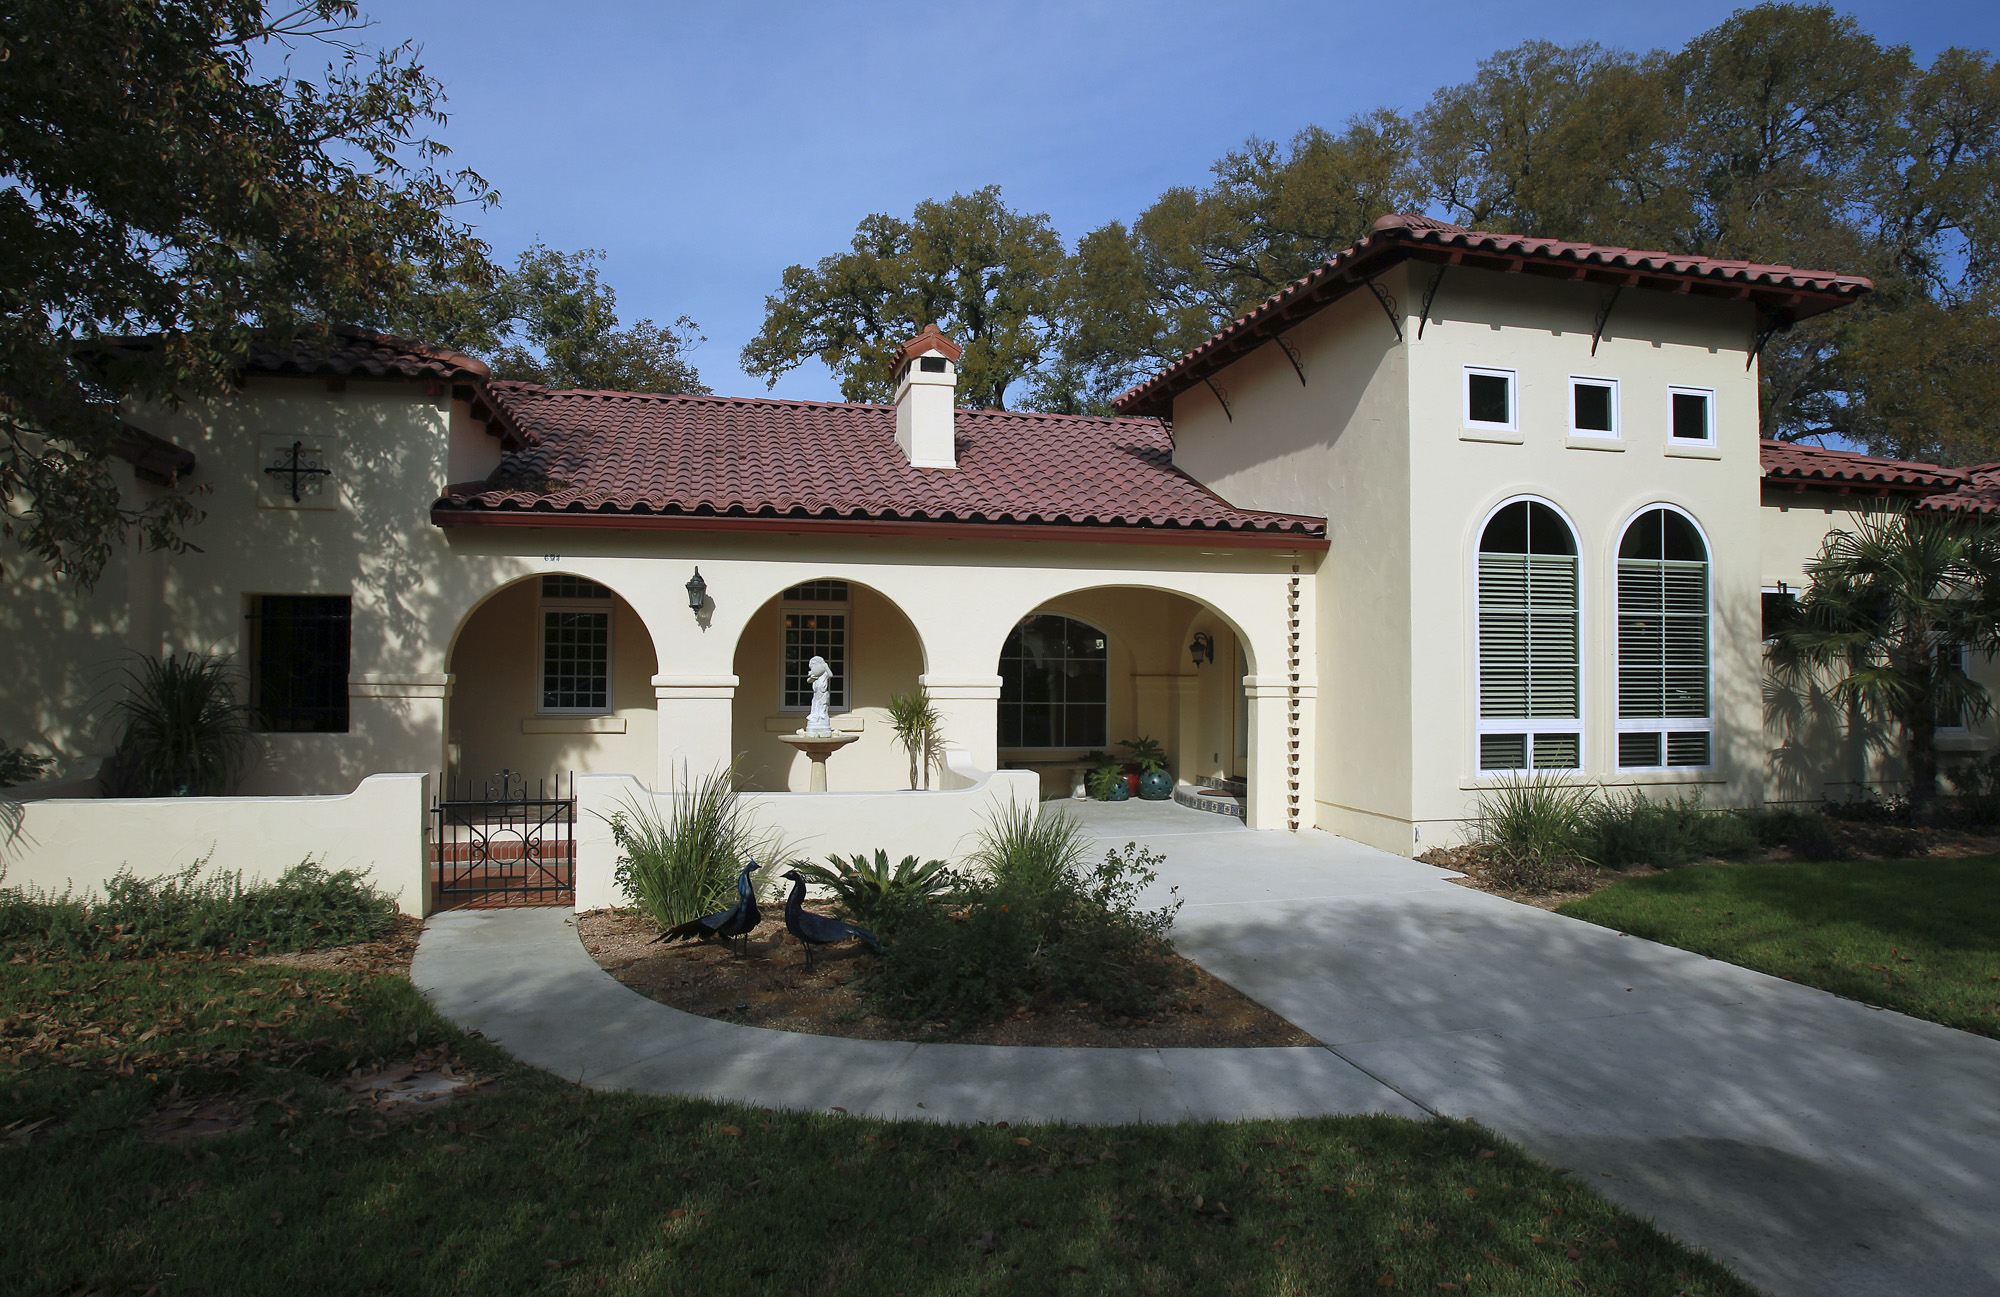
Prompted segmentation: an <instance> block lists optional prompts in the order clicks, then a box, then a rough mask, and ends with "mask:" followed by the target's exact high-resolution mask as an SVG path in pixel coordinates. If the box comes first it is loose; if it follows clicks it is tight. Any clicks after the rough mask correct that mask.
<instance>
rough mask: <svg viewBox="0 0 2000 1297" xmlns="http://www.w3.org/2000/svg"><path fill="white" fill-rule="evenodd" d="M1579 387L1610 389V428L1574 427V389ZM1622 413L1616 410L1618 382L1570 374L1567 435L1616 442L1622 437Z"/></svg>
mask: <svg viewBox="0 0 2000 1297" xmlns="http://www.w3.org/2000/svg"><path fill="white" fill-rule="evenodd" d="M1579 385H1587V386H1590V387H1608V388H1610V389H1611V428H1610V430H1609V431H1606V430H1604V429H1602V428H1579V427H1577V426H1576V389H1577V387H1578V386H1579ZM1623 417H1624V416H1623V413H1622V411H1620V410H1619V408H1618V380H1617V379H1615V378H1598V377H1596V376H1595V375H1591V374H1571V375H1570V376H1569V435H1570V436H1572V437H1595V438H1597V439H1598V440H1599V441H1617V440H1619V439H1620V438H1621V437H1622V436H1623V435H1624V430H1625V425H1624V422H1623Z"/></svg>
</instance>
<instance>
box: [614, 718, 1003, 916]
mask: <svg viewBox="0 0 2000 1297" xmlns="http://www.w3.org/2000/svg"><path fill="white" fill-rule="evenodd" d="M947 761H948V763H949V764H948V767H947V769H946V770H945V771H944V772H943V780H942V782H943V784H944V785H945V786H944V787H941V788H936V789H931V790H929V791H925V792H907V791H905V792H868V793H742V794H740V797H741V799H742V802H743V805H744V807H745V809H746V811H747V812H748V814H749V815H750V816H751V818H752V819H753V820H754V822H755V823H756V824H757V826H758V827H759V828H760V829H763V830H766V831H770V832H775V833H777V834H779V835H780V836H781V837H783V839H784V842H785V847H786V850H787V851H788V852H789V853H790V856H789V858H791V859H805V860H812V861H824V860H825V859H826V857H827V856H828V855H832V854H835V853H838V854H840V855H843V856H851V855H859V854H862V853H867V854H869V855H871V856H872V855H873V854H874V853H875V850H876V849H877V848H880V849H882V850H884V851H887V852H888V853H889V859H890V860H892V861H894V860H900V859H902V858H903V857H904V856H911V855H913V856H916V857H917V858H918V859H920V860H950V861H958V860H962V859H964V858H965V856H966V855H968V854H969V853H970V852H971V850H972V849H973V846H974V845H975V843H976V842H977V840H978V836H979V830H980V829H982V828H984V827H985V826H986V825H987V824H988V823H990V822H991V821H992V819H993V818H994V816H996V815H999V814H1002V813H1004V812H1005V811H1006V809H1007V808H1008V807H1011V806H1020V807H1025V808H1027V809H1030V810H1032V809H1034V807H1035V806H1036V805H1037V804H1038V802H1039V800H1040V792H1041V779H1040V777H1039V776H1038V775H1036V774H1035V772H1034V771H1032V770H1000V771H990V770H986V771H982V770H976V769H974V768H972V767H971V766H970V765H969V764H967V762H966V760H965V758H964V757H963V756H962V754H959V753H956V752H954V753H951V754H948V756H947ZM576 794H577V814H576V908H577V909H579V910H594V909H601V908H604V907H606V906H612V905H622V904H624V903H625V898H624V897H623V896H622V895H620V894H619V892H618V889H617V886H616V884H615V883H614V882H613V875H614V873H615V872H616V870H617V867H618V847H617V844H616V843H615V842H613V841H612V838H611V829H610V824H609V820H610V818H611V816H612V815H614V814H615V813H617V812H618V811H620V810H623V809H626V808H627V807H631V806H644V805H647V804H648V803H652V804H654V805H657V804H658V803H659V802H662V801H665V800H666V799H667V798H668V797H669V796H670V794H668V793H663V792H654V791H652V790H651V789H648V788H646V787H645V786H644V785H642V784H641V783H640V782H639V781H638V780H637V779H634V778H632V777H631V776H630V775H578V776H577V779H576ZM661 809H662V810H664V809H665V808H664V807H662V808H661ZM778 872H780V873H782V872H783V871H782V870H779V871H778ZM766 877H767V878H768V877H769V876H768V875H767V876H766Z"/></svg>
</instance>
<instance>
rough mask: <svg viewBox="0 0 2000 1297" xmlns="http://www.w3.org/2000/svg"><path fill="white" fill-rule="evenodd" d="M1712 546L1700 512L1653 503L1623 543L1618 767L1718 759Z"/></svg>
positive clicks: (1620, 546)
mask: <svg viewBox="0 0 2000 1297" xmlns="http://www.w3.org/2000/svg"><path fill="white" fill-rule="evenodd" d="M1714 717H1715V712H1714V708H1713V705H1712V701H1711V691H1710V685H1709V595H1708V544H1707V542H1706V541H1704V540H1703V539H1702V535H1701V529H1700V528H1699V527H1697V526H1696V525H1695V522H1694V519H1692V518H1690V517H1688V516H1687V515H1686V514H1684V513H1682V512H1681V511H1680V510H1678V509H1674V508H1671V507H1669V506H1665V505H1659V506H1655V507H1654V508H1651V509H1647V510H1645V511H1644V512H1642V513H1640V514H1639V515H1638V516H1637V517H1635V518H1633V519H1632V521H1631V522H1630V523H1628V524H1627V525H1626V527H1625V534H1624V535H1623V536H1622V537H1621V538H1620V539H1619V543H1618V768H1619V769H1620V770H1668V769H1686V768H1690V767H1694V768H1700V767H1705V766H1709V765H1712V764H1714V737H1715V736H1714V730H1715V719H1714Z"/></svg>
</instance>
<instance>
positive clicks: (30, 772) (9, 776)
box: [0, 742, 56, 788]
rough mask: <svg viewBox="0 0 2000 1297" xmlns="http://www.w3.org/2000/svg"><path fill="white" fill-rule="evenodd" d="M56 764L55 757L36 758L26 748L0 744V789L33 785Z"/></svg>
mask: <svg viewBox="0 0 2000 1297" xmlns="http://www.w3.org/2000/svg"><path fill="white" fill-rule="evenodd" d="M55 763H56V759H55V758H54V757H52V756H51V757H42V756H36V755H35V754H34V753H32V752H30V751H28V750H27V749H26V748H17V747H12V746H10V745H8V744H7V743H5V742H0V788H12V787H14V786H16V785H17V784H32V783H34V782H35V781H36V780H37V779H40V778H41V777H42V776H43V774H45V773H47V771H48V768H49V767H50V766H52V765H54V764H55Z"/></svg>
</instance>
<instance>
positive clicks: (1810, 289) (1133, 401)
mask: <svg viewBox="0 0 2000 1297" xmlns="http://www.w3.org/2000/svg"><path fill="white" fill-rule="evenodd" d="M1403 261H1423V262H1428V263H1431V264H1433V265H1438V266H1459V265H1463V266H1471V267H1475V268H1478V269H1482V270H1499V271H1507V272H1511V273H1516V274H1529V275H1542V276H1545V277H1550V278H1555V279H1565V280H1577V281H1582V282H1585V283H1593V284H1602V285H1606V286H1609V287H1613V288H1650V289H1659V290H1662V291H1665V292H1673V293H1688V294H1692V295H1694V296H1698V297H1714V298H1722V299H1725V300H1736V301H1750V302H1754V303H1755V304H1756V306H1757V309H1758V312H1759V314H1760V317H1761V318H1762V319H1763V320H1764V321H1765V322H1766V323H1767V324H1768V325H1769V326H1770V327H1774V328H1777V329H1780V330H1782V329H1786V328H1789V327H1791V325H1793V324H1794V323H1796V322H1797V321H1799V320H1803V319H1805V318H1807V317H1808V316H1812V315H1818V314H1820V313H1821V312H1822V311H1830V310H1833V309H1834V308H1835V307H1838V306H1843V305H1845V304H1847V303H1848V302H1852V301H1855V300H1857V299H1858V298H1860V297H1861V296H1862V295H1863V294H1865V293H1867V292H1869V291H1871V290H1872V289H1873V288H1874V286H1875V285H1874V282H1873V281H1872V280H1869V279H1866V278H1863V277H1862V276H1860V275H1838V274H1833V273H1830V272H1826V271H1819V270H1800V269H1797V268H1795V267H1792V266H1775V265H1760V264H1758V263H1756V262H1749V261H1727V260H1721V259H1718V258H1715V257H1684V256H1676V255H1674V254H1673V253H1670V252H1639V251H1634V250H1633V249H1631V248H1618V247H1610V246H1605V245H1602V244H1595V243H1571V242H1567V241H1564V240H1561V239H1535V238H1527V237H1525V236H1522V235H1518V234H1495V233H1492V232H1489V231H1485V230H1468V229H1463V228H1461V227H1459V226H1456V225H1447V224H1445V223H1444V222H1442V221H1436V220H1432V219H1431V218H1429V217H1426V216H1408V215H1392V216H1385V217H1383V218H1382V219H1381V220H1379V221H1377V222H1375V226H1374V228H1373V229H1371V230H1370V231H1369V232H1368V234H1367V236H1366V237H1365V238H1363V239H1362V240H1361V241H1360V242H1359V243H1356V244H1354V245H1353V246H1352V247H1350V248H1347V249H1345V250H1343V251H1342V252H1340V253H1338V254H1337V255H1335V256H1334V257H1333V258H1332V259H1331V260H1330V261H1327V262H1326V263H1325V264H1323V265H1321V266H1320V267H1319V268H1318V269H1317V270H1314V271H1313V272H1312V273H1311V274H1308V275H1306V276H1304V277H1303V278H1300V279H1296V280H1293V281H1292V282H1291V283H1290V284H1288V285H1286V286H1285V287H1284V288H1283V289H1282V290H1280V291H1279V292H1278V293H1276V294H1275V295H1273V296H1272V297H1270V298H1268V299H1266V300H1265V301H1264V302H1263V303H1262V304H1261V305H1259V306H1258V307H1256V308H1255V309H1254V310H1252V311H1250V312H1249V313H1248V314H1246V315H1244V316H1242V317H1241V318H1239V319H1238V320H1236V321H1235V322H1234V323H1233V324H1231V325H1229V326H1228V327H1227V328H1225V329H1223V330H1222V331H1221V332H1219V333H1216V334H1215V335H1214V336H1212V337H1210V338H1209V339H1208V341H1206V342H1204V343H1202V344H1201V345H1200V346H1198V347H1196V348H1195V349H1194V350H1192V351H1190V352H1188V353H1187V354H1186V355H1184V356H1182V357H1181V358H1180V359H1178V360H1176V361H1174V362H1173V363H1172V364H1171V365H1169V366H1167V368H1165V369H1163V370H1161V371H1160V372H1159V373H1158V374H1156V375H1154V376H1153V377H1152V378H1150V379H1148V380H1147V381H1145V382H1144V383H1141V384H1139V385H1138V386H1137V387H1134V388H1132V389H1131V390H1130V391H1128V392H1126V393H1124V394H1123V395H1121V396H1119V397H1118V398H1117V399H1116V400H1114V401H1113V402H1112V403H1111V406H1112V409H1114V410H1116V411H1117V412H1118V413H1119V414H1127V415H1155V416H1157V417H1160V418H1169V417H1171V416H1172V414H1173V402H1174V397H1176V396H1178V395H1179V394H1180V393H1182V392H1184V391H1186V390H1187V389H1188V388H1190V387H1193V386H1194V385H1195V384H1196V383H1199V382H1201V381H1202V380H1203V379H1206V378H1208V377H1210V376H1211V375H1213V374H1215V373H1217V372H1218V371H1220V370H1221V369H1223V368H1224V367H1225V366H1227V365H1230V364H1232V363H1234V362H1235V361H1237V360H1240V359H1241V358H1242V357H1244V356H1246V355H1248V354H1249V353H1250V352H1252V351H1255V350H1256V349H1257V348H1259V347H1261V346H1263V345H1264V344H1265V343H1266V342H1268V341H1270V340H1271V339H1272V338H1275V337H1278V336H1280V335H1282V334H1283V333H1284V332H1285V331H1286V330H1288V329H1290V328H1292V327H1293V326H1294V325H1296V324H1298V323H1299V322H1300V321H1301V320H1304V319H1305V318H1306V317H1307V316H1310V315H1313V314H1315V313H1317V312H1318V311H1320V310H1321V309H1322V308H1324V307H1326V306H1327V305H1329V304H1331V303H1332V302H1334V301H1336V300H1338V299H1340V298H1342V297H1345V296H1346V295H1347V294H1349V293H1351V292H1353V291H1355V290H1356V289H1358V288H1361V287H1362V286H1364V285H1366V284H1368V283H1370V281H1372V280H1373V279H1374V277H1375V276H1377V275H1379V274H1381V273H1382V272H1383V271H1385V270H1387V269H1389V268H1390V267H1391V266H1393V265H1396V264H1397V263H1399V262H1403Z"/></svg>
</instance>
